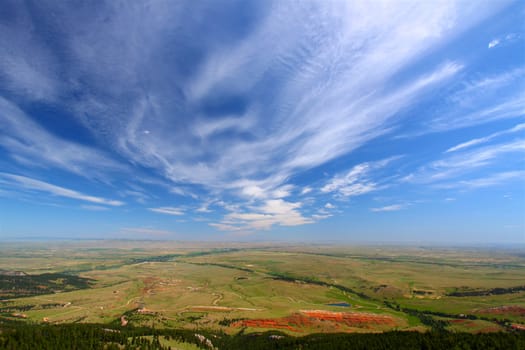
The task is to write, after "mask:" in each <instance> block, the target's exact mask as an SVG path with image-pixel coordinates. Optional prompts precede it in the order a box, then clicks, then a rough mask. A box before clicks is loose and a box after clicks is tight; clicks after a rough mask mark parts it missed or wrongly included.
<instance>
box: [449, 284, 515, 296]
mask: <svg viewBox="0 0 525 350" xmlns="http://www.w3.org/2000/svg"><path fill="white" fill-rule="evenodd" d="M523 291H525V286H517V287H510V288H491V289H483V290H456V291H454V292H452V293H448V294H447V295H448V296H451V297H479V296H487V295H500V294H512V293H519V292H523Z"/></svg>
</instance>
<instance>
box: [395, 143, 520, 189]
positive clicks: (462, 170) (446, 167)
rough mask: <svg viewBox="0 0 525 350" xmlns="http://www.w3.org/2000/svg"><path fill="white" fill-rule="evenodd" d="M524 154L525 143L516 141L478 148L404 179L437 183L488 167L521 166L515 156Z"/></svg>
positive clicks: (429, 165) (437, 162)
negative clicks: (496, 165)
mask: <svg viewBox="0 0 525 350" xmlns="http://www.w3.org/2000/svg"><path fill="white" fill-rule="evenodd" d="M524 153H525V141H524V140H516V141H510V142H504V143H499V144H494V145H490V146H484V147H479V148H477V149H474V150H469V151H463V152H458V153H457V154H456V153H453V154H452V155H450V156H448V157H445V158H443V159H439V160H436V161H433V162H431V163H430V164H428V165H425V166H422V167H420V168H419V169H418V170H417V171H416V172H415V173H411V174H409V175H408V176H406V177H405V178H404V181H406V182H410V183H420V184H421V183H438V182H440V181H448V180H451V179H454V178H456V179H458V178H459V180H458V181H461V177H462V176H464V175H465V174H469V173H473V172H476V171H477V170H479V169H480V168H486V167H488V166H489V165H494V164H499V165H500V166H501V165H502V164H503V165H505V166H506V167H519V166H521V160H520V159H521V158H516V157H514V156H515V155H516V154H521V155H523V154H524Z"/></svg>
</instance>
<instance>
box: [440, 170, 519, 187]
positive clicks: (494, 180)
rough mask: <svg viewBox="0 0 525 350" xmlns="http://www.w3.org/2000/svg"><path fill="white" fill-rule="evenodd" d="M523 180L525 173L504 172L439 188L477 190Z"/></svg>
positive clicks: (446, 184) (441, 185)
mask: <svg viewBox="0 0 525 350" xmlns="http://www.w3.org/2000/svg"><path fill="white" fill-rule="evenodd" d="M523 179H525V171H523V170H516V171H504V172H497V173H493V174H489V175H487V176H483V177H477V178H472V179H468V180H461V181H458V182H453V183H443V184H440V185H439V187H440V188H457V189H477V188H484V187H491V186H498V185H501V184H505V183H509V182H510V181H516V180H521V181H522V182H523Z"/></svg>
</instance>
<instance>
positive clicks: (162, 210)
mask: <svg viewBox="0 0 525 350" xmlns="http://www.w3.org/2000/svg"><path fill="white" fill-rule="evenodd" d="M148 209H149V210H150V211H152V212H155V213H159V214H166V215H175V216H181V215H184V210H182V209H180V208H174V207H159V208H148Z"/></svg>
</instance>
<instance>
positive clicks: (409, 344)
mask: <svg viewBox="0 0 525 350" xmlns="http://www.w3.org/2000/svg"><path fill="white" fill-rule="evenodd" d="M107 327H108V326H107V325H101V324H63V325H30V324H27V323H23V322H14V321H0V349H8V350H11V349H13V350H14V349H16V350H24V349H31V350H33V349H78V350H88V349H89V350H91V349H107V350H116V349H133V350H139V349H140V350H149V349H158V350H168V349H169V346H166V345H163V343H164V342H163V340H164V339H175V340H177V341H179V342H185V343H192V344H195V345H197V346H198V347H200V348H202V349H208V350H210V346H209V344H206V342H203V341H202V339H209V340H210V341H211V342H212V343H213V348H216V349H231V350H236V349H252V350H258V349H334V350H336V349H349V350H351V349H371V350H373V349H407V350H411V349H436V350H437V349H447V350H449V349H470V350H474V349H494V350H497V349H505V350H513V349H516V350H517V349H525V332H512V333H486V334H470V333H450V332H428V333H419V332H401V331H395V332H387V333H381V334H356V333H354V334H347V333H337V334H312V335H308V336H304V337H292V336H289V335H286V334H283V333H279V332H265V333H256V334H245V333H243V332H241V333H239V334H237V335H227V334H224V333H219V332H212V331H208V332H207V331H199V334H198V335H197V334H195V331H191V330H184V329H152V328H146V327H141V328H133V327H129V328H128V327H125V328H122V327H120V328H119V327H112V328H107ZM164 344H165V343H164Z"/></svg>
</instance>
